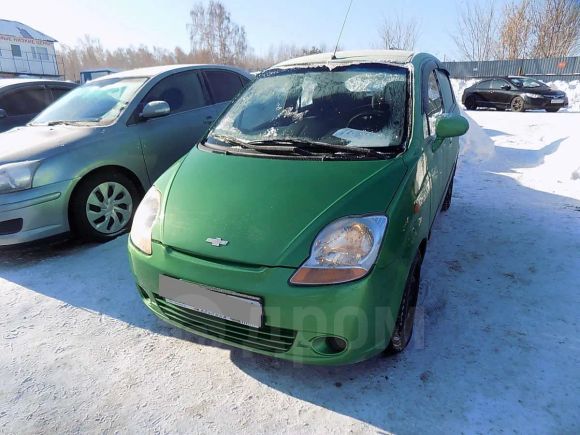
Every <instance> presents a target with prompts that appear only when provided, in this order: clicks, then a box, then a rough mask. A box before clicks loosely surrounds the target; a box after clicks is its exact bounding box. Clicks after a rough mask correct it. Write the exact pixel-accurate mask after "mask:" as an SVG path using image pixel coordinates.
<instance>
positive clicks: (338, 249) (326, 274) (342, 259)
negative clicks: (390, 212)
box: [290, 216, 387, 285]
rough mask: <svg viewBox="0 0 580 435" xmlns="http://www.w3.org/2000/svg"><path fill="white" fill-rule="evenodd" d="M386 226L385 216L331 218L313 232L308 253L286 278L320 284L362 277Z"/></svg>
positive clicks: (302, 282) (301, 282)
mask: <svg viewBox="0 0 580 435" xmlns="http://www.w3.org/2000/svg"><path fill="white" fill-rule="evenodd" d="M386 228H387V217H386V216H360V217H346V218H342V219H339V220H337V221H334V222H333V223H331V224H330V225H328V226H327V227H326V228H324V229H323V230H322V231H321V232H320V233H319V234H318V236H316V240H314V244H313V245H312V250H311V252H310V257H309V258H308V260H306V261H305V262H304V264H302V266H300V269H298V270H297V271H296V273H295V274H294V275H293V276H292V278H290V282H291V283H292V284H301V285H320V284H338V283H342V282H348V281H354V280H356V279H359V278H362V277H363V276H365V275H367V274H368V273H369V271H370V270H371V268H372V267H373V265H374V264H375V261H376V259H377V255H378V253H379V248H380V247H381V241H382V240H383V235H384V234H385V230H386Z"/></svg>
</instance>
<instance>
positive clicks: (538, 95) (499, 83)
mask: <svg viewBox="0 0 580 435" xmlns="http://www.w3.org/2000/svg"><path fill="white" fill-rule="evenodd" d="M461 102H462V103H463V105H464V106H465V108H466V109H467V110H475V109H477V108H478V107H492V108H495V109H496V110H505V109H511V110H513V111H514V112H523V111H525V110H528V109H544V110H546V112H557V111H558V110H560V109H561V108H563V107H568V97H567V95H566V93H565V92H563V91H558V90H556V89H552V88H550V87H549V86H548V85H547V84H545V83H543V82H541V81H539V80H535V79H532V78H529V77H519V76H509V77H492V78H490V79H486V80H482V81H480V82H478V83H476V84H474V85H473V86H470V87H469V88H467V89H465V91H464V92H463V96H462V98H461Z"/></svg>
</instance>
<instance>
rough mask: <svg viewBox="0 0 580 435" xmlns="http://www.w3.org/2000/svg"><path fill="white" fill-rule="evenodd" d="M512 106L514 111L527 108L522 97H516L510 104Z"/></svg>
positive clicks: (521, 110)
mask: <svg viewBox="0 0 580 435" xmlns="http://www.w3.org/2000/svg"><path fill="white" fill-rule="evenodd" d="M510 107H511V109H512V110H513V111H514V112H523V111H524V110H526V105H525V103H524V99H523V98H522V97H514V99H513V100H512V102H511V104H510Z"/></svg>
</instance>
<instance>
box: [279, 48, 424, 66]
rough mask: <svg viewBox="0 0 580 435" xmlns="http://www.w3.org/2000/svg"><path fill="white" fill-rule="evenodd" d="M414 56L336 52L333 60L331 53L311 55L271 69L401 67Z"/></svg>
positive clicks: (407, 53) (406, 53) (402, 52)
mask: <svg viewBox="0 0 580 435" xmlns="http://www.w3.org/2000/svg"><path fill="white" fill-rule="evenodd" d="M414 56H415V53H413V52H412V51H406V50H356V51H338V52H337V53H336V55H335V58H333V54H332V53H319V54H312V55H309V56H302V57H297V58H295V59H290V60H286V61H284V62H280V63H278V64H276V65H274V66H273V67H272V68H286V67H292V66H303V65H316V64H345V63H347V64H348V63H395V64H401V65H403V64H407V63H409V62H411V61H412V59H413V57H414Z"/></svg>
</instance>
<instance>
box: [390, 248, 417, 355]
mask: <svg viewBox="0 0 580 435" xmlns="http://www.w3.org/2000/svg"><path fill="white" fill-rule="evenodd" d="M422 261H423V258H422V256H421V252H417V255H416V256H415V259H414V260H413V264H412V265H411V269H410V271H409V276H408V278H407V283H406V285H405V290H404V291H403V298H402V299H401V306H400V308H399V314H398V316H397V321H396V322H395V329H394V331H393V335H392V336H391V341H390V342H389V345H388V347H387V349H386V350H385V353H386V354H387V355H393V354H395V353H400V352H402V351H403V350H405V348H406V347H407V345H408V344H409V341H411V337H412V335H413V324H414V322H415V310H416V308H417V300H418V298H419V282H420V280H421V262H422Z"/></svg>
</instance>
